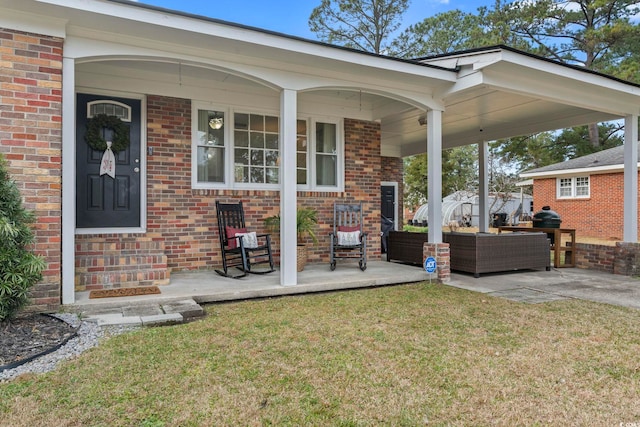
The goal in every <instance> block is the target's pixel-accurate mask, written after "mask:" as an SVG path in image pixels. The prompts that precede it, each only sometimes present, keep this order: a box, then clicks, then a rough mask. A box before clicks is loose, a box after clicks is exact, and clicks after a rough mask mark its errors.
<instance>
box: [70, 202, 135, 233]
mask: <svg viewBox="0 0 640 427" xmlns="http://www.w3.org/2000/svg"><path fill="white" fill-rule="evenodd" d="M140 210H141V211H142V210H143V209H142V207H140ZM144 210H146V209H144ZM146 232H147V229H146V228H144V227H131V228H127V227H104V228H76V232H75V234H76V236H85V235H88V234H144V233H146Z"/></svg>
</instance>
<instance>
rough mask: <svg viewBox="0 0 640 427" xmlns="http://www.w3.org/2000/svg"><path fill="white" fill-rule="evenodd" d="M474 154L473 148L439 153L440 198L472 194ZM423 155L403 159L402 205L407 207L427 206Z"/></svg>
mask: <svg viewBox="0 0 640 427" xmlns="http://www.w3.org/2000/svg"><path fill="white" fill-rule="evenodd" d="M477 157H478V150H477V147H476V146H475V145H468V146H465V147H456V148H451V149H448V150H443V151H442V195H443V196H447V195H449V194H452V193H455V192H456V191H472V192H473V191H476V190H477V182H478V162H477ZM427 183H428V182H427V155H426V154H420V155H417V156H412V157H408V158H406V159H405V165H404V201H405V205H406V206H407V207H414V206H420V205H422V204H424V203H426V202H427V200H428V194H427Z"/></svg>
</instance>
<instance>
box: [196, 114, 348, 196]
mask: <svg viewBox="0 0 640 427" xmlns="http://www.w3.org/2000/svg"><path fill="white" fill-rule="evenodd" d="M198 110H207V111H221V112H223V113H224V115H225V123H224V140H225V144H224V150H225V155H224V169H225V170H224V182H200V181H198V161H197V158H198V157H197V156H198V142H199V141H198ZM235 113H239V114H258V115H264V116H274V117H278V119H279V122H280V124H282V119H281V118H280V114H279V113H278V112H274V111H269V110H261V109H256V110H251V111H249V110H247V109H244V108H242V109H234V108H232V107H229V106H222V105H219V104H214V103H208V102H198V101H193V102H192V105H191V188H193V189H202V190H205V189H227V190H230V189H239V190H276V189H279V188H280V186H281V183H279V184H262V183H252V182H246V183H245V182H236V181H235V175H234V169H235V168H234V156H235V148H236V147H235V140H234V129H233V127H234V126H233V123H234V115H235ZM297 120H304V121H306V122H307V184H304V185H298V186H297V189H298V190H302V191H317V192H332V191H338V192H339V191H344V164H345V147H344V122H343V120H342V119H339V118H331V117H298V118H297ZM318 122H320V123H329V124H335V125H336V156H337V164H336V173H337V175H338V176H337V177H336V178H337V180H336V185H335V186H322V185H317V184H316V168H317V166H316V141H315V134H316V124H317V123H318ZM280 133H281V129H280ZM278 149H279V151H280V155H282V143H280V144H279V148H278ZM281 177H282V173H280V178H281Z"/></svg>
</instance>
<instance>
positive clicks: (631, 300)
mask: <svg viewBox="0 0 640 427" xmlns="http://www.w3.org/2000/svg"><path fill="white" fill-rule="evenodd" d="M448 285H450V286H455V287H458V288H463V289H468V290H472V291H476V292H482V293H486V294H491V295H495V296H501V293H502V295H509V291H513V292H515V291H517V290H519V291H520V292H522V293H523V298H525V297H524V293H525V292H527V291H523V289H528V290H532V291H537V292H542V293H545V294H550V295H556V296H558V297H563V298H577V299H583V300H587V301H594V302H600V303H605V304H612V305H619V306H623V307H631V308H637V309H640V280H638V279H637V278H634V277H628V276H620V275H614V274H609V273H604V272H600V271H594V270H586V269H579V268H557V269H551V271H519V272H510V273H504V274H487V275H483V276H481V277H479V278H477V279H476V278H474V277H473V276H471V275H466V274H456V273H454V274H452V275H451V281H450V282H449V283H448Z"/></svg>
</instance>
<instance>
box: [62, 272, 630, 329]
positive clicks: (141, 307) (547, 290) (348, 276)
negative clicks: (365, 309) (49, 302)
mask: <svg viewBox="0 0 640 427" xmlns="http://www.w3.org/2000/svg"><path fill="white" fill-rule="evenodd" d="M424 280H434V281H435V278H434V277H430V276H429V275H428V274H427V273H426V272H425V271H424V270H423V269H422V268H420V267H415V266H409V265H403V264H397V263H388V262H384V261H373V262H369V263H368V268H367V270H366V271H365V272H361V271H360V270H359V269H358V268H357V265H349V264H344V265H339V266H338V268H337V269H336V271H335V272H331V271H329V268H328V266H327V265H323V264H318V265H308V266H307V267H306V268H305V271H303V272H301V273H299V275H298V285H296V286H290V287H284V286H281V285H280V284H279V281H280V276H279V272H274V273H271V274H267V275H249V276H247V277H245V278H243V279H229V278H224V277H221V276H219V275H217V274H216V273H215V272H213V271H193V272H179V273H173V274H172V276H171V283H170V284H169V285H166V286H161V287H160V289H161V292H162V293H161V294H160V295H144V296H135V297H119V298H100V299H89V298H88V292H81V293H77V294H76V303H75V304H74V305H72V306H68V309H69V310H70V311H74V312H78V313H81V314H82V316H83V318H85V319H87V320H90V321H95V322H97V323H98V324H100V325H105V326H106V325H120V324H123V325H124V324H126V325H141V326H144V325H146V326H155V325H163V324H173V323H181V322H184V321H189V320H193V319H196V318H198V317H200V316H203V315H204V314H205V312H204V310H203V309H202V307H201V305H200V304H206V303H215V302H223V301H234V300H244V299H252V298H270V297H279V296H286V295H295V294H306V293H312V292H327V291H337V290H347V289H357V288H367V287H374V286H386V285H394V284H403V283H411V282H419V281H424ZM446 285H447V286H454V287H457V288H462V289H468V290H471V291H474V292H481V293H485V294H488V295H491V296H495V297H501V298H507V299H510V300H514V301H519V302H523V303H542V302H548V301H556V300H561V299H567V298H577V299H584V300H589V301H595V302H600V303H606V304H613V305H620V306H625V307H632V308H637V309H640V280H638V279H635V278H630V277H625V276H616V275H612V274H606V273H601V272H597V271H592V270H582V269H576V268H561V269H552V270H551V271H521V272H509V273H502V274H486V275H484V276H482V277H480V278H474V277H473V276H472V275H466V274H456V273H454V274H452V275H451V281H450V282H449V283H447V284H446Z"/></svg>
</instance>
